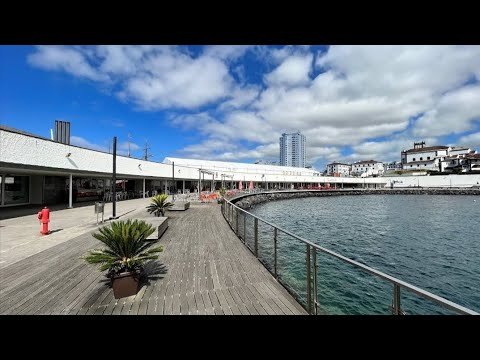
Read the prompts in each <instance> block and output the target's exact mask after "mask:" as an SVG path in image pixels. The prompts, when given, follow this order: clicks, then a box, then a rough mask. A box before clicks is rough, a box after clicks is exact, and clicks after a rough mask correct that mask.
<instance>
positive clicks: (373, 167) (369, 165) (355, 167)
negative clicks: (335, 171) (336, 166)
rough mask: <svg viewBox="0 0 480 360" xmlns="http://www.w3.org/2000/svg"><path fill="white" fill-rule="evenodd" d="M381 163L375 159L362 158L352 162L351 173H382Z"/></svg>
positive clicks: (373, 174)
mask: <svg viewBox="0 0 480 360" xmlns="http://www.w3.org/2000/svg"><path fill="white" fill-rule="evenodd" d="M383 171H384V167H383V163H382V162H380V161H375V160H362V161H357V162H354V163H353V164H352V171H351V174H352V175H354V176H378V175H383Z"/></svg>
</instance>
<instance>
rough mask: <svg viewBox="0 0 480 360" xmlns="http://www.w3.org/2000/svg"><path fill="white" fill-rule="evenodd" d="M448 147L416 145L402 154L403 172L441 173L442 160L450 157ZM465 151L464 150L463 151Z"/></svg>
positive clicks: (423, 143)
mask: <svg viewBox="0 0 480 360" xmlns="http://www.w3.org/2000/svg"><path fill="white" fill-rule="evenodd" d="M450 150H451V148H450V147H448V146H443V145H441V146H425V142H423V141H422V142H421V143H414V146H413V149H408V150H404V151H402V153H401V158H402V168H403V170H431V171H440V164H441V162H442V160H443V159H444V158H445V157H447V156H448V155H449V151H450ZM462 151H463V150H462Z"/></svg>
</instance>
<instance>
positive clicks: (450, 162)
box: [439, 149, 480, 172]
mask: <svg viewBox="0 0 480 360" xmlns="http://www.w3.org/2000/svg"><path fill="white" fill-rule="evenodd" d="M468 150H470V149H468ZM439 170H440V171H445V172H449V171H452V172H453V171H456V170H457V171H460V172H472V171H480V154H477V153H476V152H475V151H473V150H471V151H470V152H469V153H461V154H458V155H449V156H446V157H444V158H442V159H441V160H440V162H439Z"/></svg>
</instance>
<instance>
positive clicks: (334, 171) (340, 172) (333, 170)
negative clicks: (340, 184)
mask: <svg viewBox="0 0 480 360" xmlns="http://www.w3.org/2000/svg"><path fill="white" fill-rule="evenodd" d="M351 169H352V166H351V165H350V164H344V163H339V162H333V163H331V164H327V172H326V174H327V175H328V176H349V175H350V171H351Z"/></svg>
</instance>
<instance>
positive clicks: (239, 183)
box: [238, 181, 243, 190]
mask: <svg viewBox="0 0 480 360" xmlns="http://www.w3.org/2000/svg"><path fill="white" fill-rule="evenodd" d="M238 190H243V183H242V182H241V181H239V182H238Z"/></svg>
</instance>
